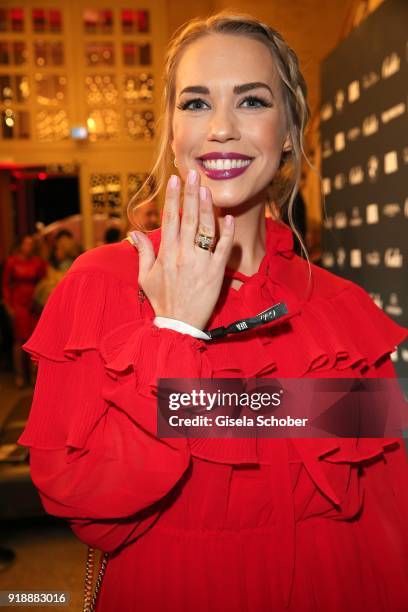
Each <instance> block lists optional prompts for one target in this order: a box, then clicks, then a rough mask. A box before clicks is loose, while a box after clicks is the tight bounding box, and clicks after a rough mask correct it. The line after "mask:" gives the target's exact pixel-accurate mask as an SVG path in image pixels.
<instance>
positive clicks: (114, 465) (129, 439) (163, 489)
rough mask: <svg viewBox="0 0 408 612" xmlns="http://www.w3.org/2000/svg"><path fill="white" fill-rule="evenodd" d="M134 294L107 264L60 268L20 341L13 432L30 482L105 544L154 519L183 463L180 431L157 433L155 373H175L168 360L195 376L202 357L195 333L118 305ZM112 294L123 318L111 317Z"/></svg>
mask: <svg viewBox="0 0 408 612" xmlns="http://www.w3.org/2000/svg"><path fill="white" fill-rule="evenodd" d="M131 295H133V292H132V294H131ZM132 299H133V298H129V295H128V294H127V291H126V289H125V288H124V287H123V286H122V284H121V283H120V282H119V281H114V280H112V279H110V278H107V276H106V275H105V274H101V273H99V272H94V273H92V272H89V273H81V274H78V273H74V274H68V275H67V277H65V278H64V279H63V281H61V283H60V284H59V285H58V286H57V288H56V289H55V290H54V291H53V293H52V295H51V297H50V299H49V301H48V302H47V305H46V307H45V309H44V311H43V314H42V316H41V319H40V322H39V325H38V326H37V328H36V331H35V332H34V334H33V335H32V337H31V338H30V340H29V341H28V342H27V343H26V344H25V345H24V349H25V350H26V351H28V352H29V353H30V354H31V355H32V358H33V359H34V360H35V361H37V363H38V375H37V381H36V386H35V391H34V397H33V403H32V407H31V412H30V417H29V421H28V423H27V426H26V429H25V431H24V432H23V434H22V436H21V437H20V439H19V443H20V444H22V445H25V446H29V447H30V469H31V477H32V480H33V483H34V485H35V486H36V487H37V489H38V491H39V494H40V497H41V500H42V503H43V506H44V508H45V510H46V512H48V513H49V514H52V515H55V516H60V517H64V518H66V519H67V520H68V521H69V523H70V525H71V527H72V529H73V531H74V532H75V533H76V534H77V536H78V537H79V538H80V539H81V540H83V541H84V542H86V543H88V544H91V545H93V546H97V547H99V548H101V549H102V550H108V551H109V550H113V549H114V548H116V547H117V546H120V545H121V544H123V543H124V542H126V541H127V540H128V539H129V538H130V537H131V536H132V537H134V536H135V535H136V534H138V533H140V532H141V531H142V530H144V529H146V528H147V526H148V525H149V524H151V523H152V521H154V520H155V518H156V517H157V516H158V510H159V509H158V505H157V503H156V502H159V501H160V500H162V499H163V498H164V497H165V496H166V495H167V494H168V493H169V492H170V491H171V490H172V488H173V487H174V486H175V485H176V483H177V482H178V481H179V480H180V479H181V478H182V477H183V474H184V473H185V471H186V470H187V468H188V466H189V463H190V450H189V447H188V444H187V441H186V440H184V439H178V440H175V441H173V442H172V441H171V440H170V439H159V438H158V437H157V436H156V434H155V431H156V397H155V394H154V389H155V386H156V384H157V378H158V377H160V376H162V377H172V376H174V375H175V369H174V363H177V372H178V375H179V376H183V375H186V376H201V374H202V365H203V362H202V356H201V354H202V352H201V350H200V349H201V347H202V345H203V344H204V343H203V342H202V341H199V340H197V339H195V338H192V337H191V336H188V335H183V334H179V333H178V332H175V331H172V330H167V329H163V330H162V329H158V328H157V327H155V326H154V325H153V324H152V321H151V320H148V319H143V318H142V319H138V318H137V314H138V313H137V310H136V308H135V305H136V300H135V301H134V303H131V304H130V308H129V309H127V308H125V309H124V310H123V308H124V303H126V300H130V302H131V301H132ZM115 304H120V305H121V308H122V314H121V317H120V318H121V319H122V320H123V319H125V320H126V318H127V319H130V320H128V322H127V323H124V324H123V323H122V324H119V325H118V324H117V323H119V321H118V320H116V325H115V326H112V320H113V319H112V313H111V312H110V310H111V309H112V308H114V305H115ZM123 313H125V314H126V316H125V314H123ZM129 313H130V315H129ZM139 314H140V313H139ZM135 315H136V316H135ZM64 317H65V318H64ZM90 317H92V320H91V319H90ZM108 330H110V331H109V332H108ZM169 354H171V355H172V358H173V359H169V358H168V357H169ZM174 359H175V361H174ZM129 360H130V361H129ZM123 363H125V365H124V367H123V368H122V367H121V365H120V364H123Z"/></svg>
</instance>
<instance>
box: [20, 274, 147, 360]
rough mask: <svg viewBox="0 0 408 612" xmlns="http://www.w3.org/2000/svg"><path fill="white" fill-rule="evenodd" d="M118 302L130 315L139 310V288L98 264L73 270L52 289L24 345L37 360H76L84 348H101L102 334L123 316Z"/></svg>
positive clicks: (137, 312) (138, 312) (33, 358)
mask: <svg viewBox="0 0 408 612" xmlns="http://www.w3.org/2000/svg"><path fill="white" fill-rule="evenodd" d="M118 304H119V305H120V304H123V312H124V313H127V317H129V313H131V312H135V313H136V315H137V314H140V305H139V303H138V300H137V291H136V290H134V289H133V288H132V287H130V286H128V285H126V284H124V283H123V282H122V281H120V280H119V279H117V278H115V277H114V276H112V275H109V274H106V273H105V272H104V271H102V270H99V269H97V268H91V269H89V270H84V271H83V270H81V271H78V272H76V271H72V272H71V271H70V272H68V273H67V275H66V276H65V277H64V278H63V279H62V280H61V281H60V283H59V284H58V285H57V286H56V288H55V289H54V291H53V292H52V293H51V295H50V297H49V299H48V301H47V303H46V305H45V308H44V310H43V312H42V314H41V317H40V320H39V322H38V324H37V326H36V328H35V330H34V332H33V334H32V335H31V337H30V338H29V339H28V341H27V342H26V343H25V344H24V345H23V349H24V350H25V351H26V352H28V353H30V355H31V357H32V360H33V361H34V362H38V361H39V358H40V357H46V358H47V359H51V360H52V361H62V362H63V361H72V360H76V359H77V358H78V356H79V355H80V354H81V352H82V351H84V350H89V349H98V348H99V342H100V338H101V337H102V336H103V334H104V333H105V331H106V330H107V329H111V328H112V325H115V319H116V320H117V319H118V317H119V316H120V311H121V307H120V306H119V307H118ZM118 311H119V313H118ZM121 320H122V321H123V317H122V318H121Z"/></svg>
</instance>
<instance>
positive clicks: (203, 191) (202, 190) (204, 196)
mask: <svg viewBox="0 0 408 612" xmlns="http://www.w3.org/2000/svg"><path fill="white" fill-rule="evenodd" d="M200 198H201V199H202V200H206V199H207V187H200Z"/></svg>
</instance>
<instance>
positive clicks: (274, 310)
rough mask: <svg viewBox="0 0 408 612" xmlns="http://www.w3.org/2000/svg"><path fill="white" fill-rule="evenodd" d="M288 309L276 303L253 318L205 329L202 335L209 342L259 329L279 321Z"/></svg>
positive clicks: (282, 304)
mask: <svg viewBox="0 0 408 612" xmlns="http://www.w3.org/2000/svg"><path fill="white" fill-rule="evenodd" d="M288 312H289V311H288V308H287V306H286V304H285V303H284V302H278V304H275V305H274V306H270V307H269V308H267V309H266V310H263V311H262V312H260V313H259V314H257V315H256V316H255V317H250V318H249V319H240V320H239V321H234V323H231V324H230V325H228V327H215V328H214V329H209V330H207V329H205V330H204V333H205V334H207V335H208V336H209V340H215V339H216V338H221V337H222V336H227V335H228V334H237V333H239V332H243V331H247V330H248V329H253V328H254V327H259V326H260V325H265V323H271V321H276V320H277V319H280V318H281V317H283V316H284V315H286V314H288Z"/></svg>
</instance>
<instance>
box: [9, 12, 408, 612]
mask: <svg viewBox="0 0 408 612" xmlns="http://www.w3.org/2000/svg"><path fill="white" fill-rule="evenodd" d="M225 8H229V9H236V10H237V11H243V12H250V13H251V14H253V15H254V16H255V17H257V18H260V19H261V20H263V21H265V22H267V23H268V24H270V25H271V26H272V27H274V28H275V29H277V30H278V31H280V32H281V33H282V34H283V36H284V37H285V39H286V40H287V41H288V42H289V44H290V45H291V46H292V47H293V48H294V49H295V51H296V52H297V54H298V56H299V58H300V62H301V66H302V70H303V73H304V75H305V77H306V80H307V83H308V88H309V103H310V106H311V111H312V118H311V121H310V125H309V128H308V131H307V136H306V152H307V154H308V157H309V159H310V161H311V162H312V164H313V166H314V168H311V167H310V166H309V165H308V164H305V166H304V169H303V175H302V184H301V190H300V194H299V197H298V199H297V202H296V209H295V220H296V223H297V225H298V228H299V230H300V232H301V234H302V236H303V237H304V239H305V242H306V246H307V248H308V252H309V255H310V258H311V260H312V261H313V262H314V263H316V264H317V265H320V266H323V267H325V268H327V269H330V270H331V271H333V272H334V273H336V274H338V275H340V276H343V277H346V278H349V279H351V280H353V281H355V282H357V283H358V284H360V285H361V286H363V287H364V288H365V289H366V290H367V291H368V292H369V293H370V295H371V296H372V298H373V300H374V301H375V302H376V304H377V305H378V306H379V307H380V308H382V309H384V311H385V312H386V313H387V314H388V315H389V316H391V317H392V318H393V319H394V320H395V321H396V322H398V323H399V324H401V325H405V326H408V320H407V319H408V317H407V312H408V304H407V296H408V291H407V285H406V276H407V275H406V271H405V265H404V264H405V263H406V257H407V243H408V241H407V239H406V237H407V235H408V232H407V225H408V189H407V184H408V180H407V179H408V137H407V135H408V129H407V128H408V122H407V90H406V84H407V82H408V79H407V76H408V75H407V72H408V36H407V28H406V24H407V23H408V2H407V1H406V0H291V2H281V1H279V0H256V1H253V2H251V3H250V6H248V2H243V1H237V2H234V3H233V4H231V3H228V2H222V1H219V2H217V1H213V2H211V1H206V0H201V1H200V2H196V1H195V0H190V2H188V3H185V2H184V1H182V0H171V1H169V0H168V1H166V0H149V2H146V3H141V2H140V3H139V2H133V1H129V2H126V1H123V2H122V1H118V2H115V3H113V2H109V0H107V1H106V2H105V1H102V0H90V1H86V0H70V1H68V0H59V2H58V3H56V2H53V1H48V0H42V1H37V0H35V1H34V0H24V1H20V2H17V1H8V0H1V2H0V273H1V279H2V284H1V300H0V347H1V357H0V591H1V590H27V589H29V590H41V589H45V590H64V591H69V592H70V595H71V603H70V604H69V606H68V607H67V609H70V610H81V609H82V608H81V605H82V604H81V601H82V584H83V578H84V571H85V558H86V547H85V546H84V545H82V544H81V543H80V542H78V541H77V540H76V539H75V538H74V537H73V535H72V534H71V532H70V530H69V529H68V528H67V527H66V526H65V524H64V523H63V522H62V521H59V520H57V519H53V518H51V517H47V516H45V515H44V512H43V510H42V508H41V505H40V502H39V499H38V496H37V494H36V491H35V490H34V488H33V486H32V484H31V482H30V479H29V466H28V457H27V454H26V450H25V449H24V448H22V447H18V446H17V445H16V440H17V438H18V437H19V435H20V433H21V431H22V429H23V428H24V424H25V421H26V419H27V415H28V411H29V408H30V405H31V399H32V393H33V385H34V384H35V370H34V368H33V366H32V364H31V363H30V362H29V360H28V358H27V356H26V355H25V354H23V352H22V350H21V344H22V343H23V342H24V341H25V340H26V339H27V338H28V336H29V335H30V333H31V331H32V329H33V327H34V326H35V323H36V321H37V320H38V317H39V316H40V314H41V311H42V309H43V308H44V305H45V303H46V301H47V299H48V297H49V295H50V293H51V291H52V290H53V289H54V287H55V286H56V285H57V283H58V282H59V281H60V280H61V278H63V276H64V274H65V273H66V271H67V270H68V269H69V267H70V265H71V264H72V262H73V261H74V260H75V258H76V257H78V255H79V254H80V253H82V252H84V251H85V250H87V249H90V248H93V247H95V246H98V245H102V244H106V243H109V242H116V241H119V240H122V239H123V238H124V237H125V236H126V233H127V231H128V229H129V222H128V219H127V215H126V205H127V203H128V202H129V200H130V198H131V197H132V195H133V194H135V193H136V191H137V190H138V189H139V188H140V187H141V185H142V184H143V183H144V181H145V179H146V178H147V175H148V173H149V170H150V169H151V167H152V166H153V163H154V145H155V138H156V132H157V121H158V118H159V108H160V104H159V103H160V98H161V95H162V93H161V87H162V82H161V70H162V66H163V54H164V49H165V46H166V44H167V41H168V39H169V37H170V36H171V35H172V33H173V32H174V31H175V30H176V28H178V27H179V26H180V25H182V24H183V23H185V22H186V21H188V20H189V19H191V18H194V17H197V16H202V17H204V16H206V15H209V14H211V13H213V12H217V11H219V10H222V9H225ZM171 171H172V169H171V168H169V172H171ZM153 187H154V185H153V184H152V183H150V184H149V185H148V186H147V187H146V188H145V190H144V191H143V193H141V194H140V195H141V199H146V198H147V199H148V195H149V191H150V190H151V189H152V188H153ZM160 198H161V196H159V198H157V200H150V201H149V203H148V204H147V205H145V206H143V208H141V209H139V211H138V213H137V217H136V219H135V221H136V222H137V223H138V224H140V225H142V226H143V227H144V228H145V229H148V230H150V229H154V228H156V227H158V225H159V222H160V210H161V206H162V203H163V202H162V201H161V200H160ZM284 218H285V217H284ZM297 249H298V247H297ZM298 250H299V249H298ZM392 359H393V361H394V365H395V367H396V370H397V373H398V375H399V377H401V378H403V377H407V373H408V346H407V345H403V346H400V347H399V348H398V349H397V350H396V351H395V352H394V353H393V354H392ZM40 609H41V608H40Z"/></svg>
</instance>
